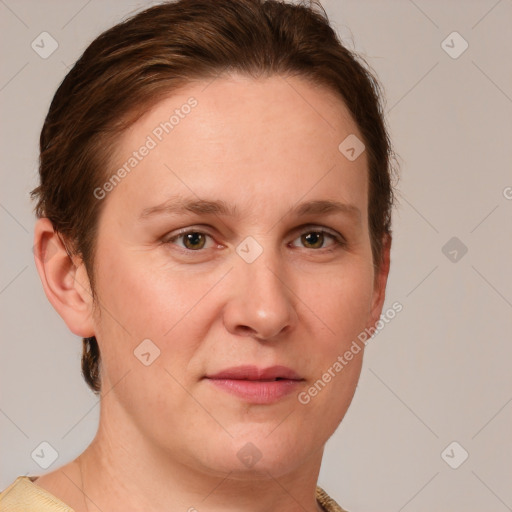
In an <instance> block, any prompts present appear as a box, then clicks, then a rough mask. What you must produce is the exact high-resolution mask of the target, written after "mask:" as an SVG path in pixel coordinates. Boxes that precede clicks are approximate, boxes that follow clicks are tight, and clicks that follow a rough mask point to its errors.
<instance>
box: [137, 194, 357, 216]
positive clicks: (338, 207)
mask: <svg viewBox="0 0 512 512" xmlns="http://www.w3.org/2000/svg"><path fill="white" fill-rule="evenodd" d="M186 213H193V214H197V215H201V214H202V215H221V216H229V217H235V218H239V217H240V212H239V211H238V209H237V207H236V206H235V205H229V204H228V203H226V202H225V201H222V200H214V201H211V200H207V199H187V198H184V197H181V196H174V197H171V198H170V199H168V200H166V201H164V202H163V203H161V204H158V205H156V206H152V207H150V208H145V209H144V210H143V211H142V213H141V214H140V216H139V219H141V220H146V219H149V218H152V217H154V216H157V215H162V214H167V215H173V214H174V215H179V214H186ZM289 213H290V214H292V215H295V216H298V217H302V216H306V215H319V214H333V213H342V214H344V215H347V216H349V217H353V218H354V220H356V221H358V222H360V221H361V210H359V208H357V206H355V205H352V204H347V203H341V202H339V201H332V200H327V199H319V200H313V201H308V202H303V203H300V204H298V205H296V206H294V207H293V208H292V209H291V210H290V212H289Z"/></svg>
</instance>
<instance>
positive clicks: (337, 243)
mask: <svg viewBox="0 0 512 512" xmlns="http://www.w3.org/2000/svg"><path fill="white" fill-rule="evenodd" d="M191 233H198V234H201V235H206V236H208V237H210V238H213V237H212V236H211V235H210V234H208V233H205V232H204V231H200V230H199V229H190V228H185V229H183V230H181V231H178V233H176V234H174V235H173V236H172V237H170V238H166V239H163V240H162V243H163V244H164V245H170V244H173V243H174V242H175V241H176V240H177V239H179V238H182V237H184V236H185V235H188V234H191ZM310 233H316V234H323V235H327V236H328V237H329V238H331V240H332V241H333V242H334V243H333V244H332V245H331V246H329V247H321V248H319V249H310V250H312V251H324V252H332V251H334V250H336V249H339V248H343V247H346V246H347V242H346V240H345V238H344V237H342V236H341V235H339V234H337V233H335V232H331V231H328V230H326V229H323V228H316V229H315V228H314V227H307V229H305V230H304V231H302V232H300V233H299V235H298V236H297V237H296V238H295V239H294V240H292V241H295V240H296V239H297V238H300V237H301V236H303V235H306V234H310ZM178 248H179V249H180V250H182V251H184V252H185V253H189V254H190V253H200V252H203V251H204V250H206V249H197V250H193V249H187V248H186V247H180V246H178ZM305 249H307V248H305Z"/></svg>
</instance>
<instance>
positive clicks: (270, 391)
mask: <svg viewBox="0 0 512 512" xmlns="http://www.w3.org/2000/svg"><path fill="white" fill-rule="evenodd" d="M208 380H209V381H210V382H211V383H212V384H215V386H217V387H219V388H221V389H223V390H224V391H227V392H228V393H231V394H233V395H236V396H238V397H239V398H242V399H243V400H245V401H247V402H251V403H254V404H271V403H274V402H277V401H278V400H281V399H282V398H284V397H285V396H287V395H289V394H290V393H293V392H294V391H295V390H296V389H297V388H298V386H299V385H300V381H298V380H291V379H283V380H274V381H261V380H237V379H208Z"/></svg>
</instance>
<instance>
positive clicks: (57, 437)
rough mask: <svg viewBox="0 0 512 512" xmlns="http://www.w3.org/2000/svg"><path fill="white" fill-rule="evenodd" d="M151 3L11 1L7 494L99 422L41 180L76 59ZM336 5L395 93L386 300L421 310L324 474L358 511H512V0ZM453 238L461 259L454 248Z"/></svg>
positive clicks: (3, 216) (74, 450) (375, 363)
mask: <svg viewBox="0 0 512 512" xmlns="http://www.w3.org/2000/svg"><path fill="white" fill-rule="evenodd" d="M152 3H157V2H142V1H135V0H129V1H128V0H108V1H99V0H89V1H86V0H80V1H78V0H67V1H64V0H60V1H58V0H45V1H44V2H41V1H36V0H16V1H14V0H2V1H1V2H0V23H1V30H0V33H1V38H2V46H1V49H0V52H1V58H2V60H1V61H2V69H1V75H0V105H1V115H2V123H1V137H0V144H1V150H2V158H1V165H2V171H1V184H0V226H1V239H2V252H1V255H2V257H1V272H0V315H1V326H2V328H1V337H2V339H1V343H2V348H1V357H0V383H1V397H0V433H1V444H0V489H4V488H5V487H7V485H9V484H10V483H11V482H12V481H13V480H14V479H15V478H16V477H17V476H19V475H27V474H29V475H36V474H37V475H40V474H43V473H45V472H46V471H45V470H43V469H41V467H39V466H38V465H37V464H36V463H35V462H34V460H33V459H32V458H31V453H32V452H33V450H34V449H35V448H36V447H37V446H39V444H40V443H41V442H42V441H47V442H49V443H50V444H51V445H52V446H53V447H55V449H56V450H57V452H58V459H57V460H56V461H55V462H54V464H53V465H52V466H51V467H50V468H48V470H47V471H51V470H53V469H55V468H56V467H58V466H61V465H63V464H65V463H66V462H68V461H70V460H72V459H73V458H75V457H76V456H77V455H78V454H79V453H80V452H82V451H83V450H84V449H85V447H86V446H87V445H88V444H89V442H90V441H91V440H92V438H93V437H94V434H95V431H96V427H97V421H98V412H99V406H98V399H97V398H96V397H95V396H94V395H93V394H92V393H91V392H89V391H88V388H87V387H86V384H85V382H84V381H83V380H82V377H81V375H80V352H81V339H80V338H78V337H76V336H74V335H73V334H71V333H70V332H68V330H67V328H66V326H65V324H64V322H63V321H62V320H61V319H60V317H59V316H58V315H57V313H56V312H55V311H54V310H53V309H52V307H51V305H50V304H49V302H48V301H47V299H46V297H45V295H44V292H43V289H42V286H41V284H40V280H39V277H38V275H37V272H36V268H35V265H34V261H33V253H32V238H33V234H32V233H33V225H34V221H35V218H34V215H33V213H32V207H33V206H32V205H31V204H30V201H29V197H28V192H29V190H31V189H32V188H33V187H34V186H36V184H37V174H36V172H37V158H38V146H37V144H38V137H39V131H40V129H41V126H42V122H43V119H44V116H45V114H46V112H47V109H48V107H49V104H50V101H51V99H52V97H53V94H54V92H55V90H56V88H57V86H58V84H59V83H60V81H61V80H62V79H63V77H64V75H65V74H66V72H67V70H68V67H69V66H70V65H72V64H73V63H74V62H75V60H76V59H77V58H78V57H79V56H80V54H81V52H82V51H83V50H84V49H85V47H86V46H87V45H88V43H89V42H90V41H92V39H93V38H95V37H96V36H97V35H99V33H100V32H101V31H103V30H104V29H106V28H108V27H110V26H111V25H113V24H114V23H116V22H118V21H120V20H121V19H122V18H124V17H125V16H127V15H128V14H131V13H132V12H133V11H134V10H138V9H140V8H141V7H145V6H148V5H151V4H152ZM323 4H324V7H325V8H326V10H327V12H328V14H329V16H330V18H331V20H332V23H333V25H334V27H335V28H336V29H337V31H338V33H339V34H340V35H341V36H342V38H343V40H344V41H345V42H347V44H349V46H352V45H353V47H355V49H356V50H358V51H360V52H361V53H362V55H363V56H364V57H365V58H366V59H367V60H368V62H369V63H370V65H371V66H372V67H373V68H374V69H375V70H376V72H377V74H378V76H379V77H380V79H381V82H382V83H383V85H384V87H385V90H386V95H387V111H388V122H389V125H390V129H391V134H392V137H393V141H394V144H395V149H396V151H397V152H398V154H399V155H400V157H401V161H400V163H401V181H400V187H399V188H400V192H399V197H398V199H399V203H400V204H399V206H398V208H397V210H395V216H394V224H393V228H394V242H393V248H392V265H391V273H390V278H389V284H388V290H387V300H386V304H385V306H384V309H386V308H388V307H390V306H391V304H392V303H393V302H395V301H399V302H400V303H401V304H403V311H402V312H401V313H399V314H398V315H397V316H396V318H395V319H394V320H393V321H392V322H390V323H389V324H388V325H386V327H385V328H384V329H383V330H382V331H381V332H380V333H379V334H378V335H377V336H376V337H375V339H373V340H372V341H371V342H370V344H369V345H368V347H367V350H366V356H365V363H364V367H363V372H362V376H361V380H360V383H359V386H358V389H357V391H356V395H355V398H354V401H353V403H352V405H351V407H350V409H349V412H348V414H347V416H346V417H345V419H344V421H343V422H342V424H341V426H340V428H339V429H338V430H337V432H336V434H335V435H334V436H333V438H332V439H331V440H330V441H329V442H328V444H327V449H326V454H325V457H324V463H323V467H322V471H321V474H320V480H319V484H320V485H321V486H323V487H324V488H325V489H326V490H327V492H328V493H329V494H331V496H333V497H334V498H335V499H336V500H337V501H338V502H339V503H340V504H341V505H342V506H343V507H345V508H347V509H348V510H349V511H350V512H358V511H361V512H363V511H364V512H371V511H380V512H385V511H393V512H395V511H396V512H398V511H402V510H403V511H418V512H423V511H425V512H426V511H431V510H436V511H438V512H442V511H450V512H456V511H461V512H462V511H465V512H471V511H477V510H478V511H480V510H485V511H486V512H494V511H495V512H502V511H506V510H512V486H511V485H510V482H511V481H512V462H511V461H512V436H511V432H512V429H511V426H512V403H511V402H512V372H511V371H510V362H511V360H512V343H511V341H512V340H511V332H512V329H511V328H512V314H511V313H512V270H511V262H512V222H511V221H512V166H511V163H512V158H511V156H512V155H511V153H512V151H511V147H512V143H511V140H512V67H511V63H512V31H511V29H510V21H511V20H512V1H510V0H500V1H496V0H479V1H476V0H475V1H469V0H430V1H427V0H415V1H412V0H386V1H383V0H347V1H345V0H330V1H327V0H324V2H323ZM44 31H46V32H49V33H50V34H51V35H52V37H53V38H55V40H56V41H57V42H58V45H59V46H58V49H57V50H56V51H55V52H54V53H53V54H52V55H51V56H49V57H48V58H46V59H43V58H41V57H40V56H39V55H38V54H37V53H36V52H35V51H34V50H33V49H32V48H31V43H32V41H34V40H35V39H36V38H37V37H38V36H39V34H41V33H42V32H44ZM454 31H456V32H458V33H459V34H460V36H461V37H462V38H463V39H461V38H460V37H459V36H457V35H455V36H453V35H452V36H450V37H449V38H448V39H447V42H446V43H445V48H446V45H448V48H447V49H448V51H450V52H451V53H452V56H453V55H455V54H458V53H459V52H460V50H461V49H463V45H464V41H466V42H467V44H468V48H467V49H466V51H464V52H463V53H462V54H461V55H460V56H458V57H457V58H453V57H452V56H450V55H449V54H448V53H447V52H446V51H445V50H444V49H443V46H442V42H443V40H445V39H446V38H447V37H448V36H449V35H450V34H451V33H452V32H454ZM450 47H452V48H450ZM452 237H457V239H458V241H456V242H455V243H456V244H458V245H459V247H456V246H453V247H452V246H449V247H448V250H450V251H451V250H453V248H454V247H455V249H456V251H457V261H455V262H454V261H451V260H450V259H449V257H447V256H446V255H445V253H448V250H447V249H445V250H444V252H443V247H444V246H445V244H446V243H447V242H448V241H449V240H450V239H451V238H452ZM452 243H453V242H452ZM461 244H464V246H465V247H466V248H467V253H466V254H464V255H463V256H462V257H460V256H461V254H462V252H461V250H460V247H462V245H461ZM448 256H450V258H453V257H454V256H455V253H452V254H451V255H450V254H448ZM453 441H456V442H457V443H458V444H459V445H460V446H459V445H456V446H455V447H453V446H452V447H451V448H450V449H448V451H447V452H445V456H444V459H443V457H442V456H441V454H442V453H443V451H444V450H445V448H446V447H447V446H448V445H450V443H452V442H453ZM452 448H453V451H452ZM462 449H464V450H466V451H467V452H468V454H469V457H468V459H467V460H466V461H465V462H464V463H463V464H462V465H460V466H459V467H458V468H457V469H452V467H450V466H449V465H448V464H447V462H445V460H448V461H449V462H451V464H452V465H456V464H457V463H459V462H460V460H461V457H462V454H463V452H462Z"/></svg>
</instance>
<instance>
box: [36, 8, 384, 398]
mask: <svg viewBox="0 0 512 512" xmlns="http://www.w3.org/2000/svg"><path fill="white" fill-rule="evenodd" d="M213 4H214V5H213ZM230 72H235V73H241V74H245V75H248V76H253V77H256V76H261V75H266V76H270V75H277V74H279V75H288V76H290V75H295V76H299V77H303V78H305V79H308V80H309V81H311V82H312V83H315V84H319V85H324V86H326V87H328V88H329V89H330V90H332V91H335V92H336V93H338V94H339V96H340V98H341V99H343V101H344V103H345V105H346V106H347V107H348V110H349V111H350V112H351V114H352V116H353V118H354V120H355V122H356V123H357V125H358V127H359V130H360V132H361V135H362V137H363V139H364V141H363V142H364V144H365V146H366V152H367V158H368V167H369V197H368V201H369V208H368V216H369V232H370V236H371V245H372V255H373V262H374V265H375V266H376V267H377V266H378V265H379V264H380V261H381V257H382V248H383V245H382V242H383V237H384V236H385V235H386V234H390V233H391V209H392V205H393V202H394V195H393V186H392V183H391V181H392V174H393V166H392V165H391V161H392V157H393V153H392V150H391V145H390V141H389V137H388V133H387V130H386V128H385V122H384V116H383V108H382V105H381V97H382V95H381V88H380V86H379V83H378V81H377V79H376V78H375V76H374V74H373V73H372V72H371V71H370V68H369V67H368V65H367V64H366V63H365V62H364V60H362V59H361V58H360V57H358V56H357V55H355V54H354V53H353V52H352V51H350V50H349V49H347V48H346V47H345V46H344V45H343V44H342V43H341V42H340V40H339V39H338V37H337V35H336V33H335V32H334V30H333V29H332V28H331V26H330V24H329V20H328V18H327V15H326V13H325V11H324V10H323V8H322V6H321V4H320V3H319V2H318V0H311V2H308V5H305V4H301V5H293V4H289V3H285V2H282V1H278V0H215V1H213V0H178V1H175V2H166V3H163V4H161V5H157V6H154V7H150V8H149V9H146V10H144V11H142V12H140V13H138V14H136V15H134V16H132V17H131V18H129V19H127V20H126V21H124V22H121V23H119V24H118V25H116V26H114V27H112V28H110V29H109V30H107V31H105V32H104V33H102V34H101V35H100V36H98V37H97V38H96V39H95V40H94V41H93V42H92V43H91V44H90V45H89V47H88V48H87V49H86V50H85V52H84V53H83V55H82V56H81V57H80V59H79V60H78V61H77V62H76V64H75V65H74V66H73V68H72V69H71V71H70V72H69V73H68V74H67V76H66V77H65V78H64V80H63V81H62V83H61V85H60V86H59V88H58V90H57V92H56V93H55V96H54V98H53V101H52V103H51V106H50V109H49V112H48V114H47V116H46V119H45V122H44V125H43V128H42V131H41V137H40V163H39V174H40V185H39V186H38V187H37V188H35V189H34V190H33V191H32V192H31V195H32V198H37V200H38V202H37V205H36V208H35V211H36V215H37V216H38V217H47V218H49V219H50V221H51V222H52V224H53V227H54V229H55V231H56V232H57V233H59V234H61V235H62V237H63V239H64V240H65V241H66V247H67V248H68V250H69V252H70V254H77V255H79V256H80V258H81V259H82V260H83V262H84V264H85V267H86V270H87V273H88V276H89V279H90V282H91V287H92V293H93V298H94V303H95V304H96V298H97V297H96V294H95V288H94V271H93V267H94V247H95V240H96V233H97V226H98V219H99V215H100V213H101V210H102V204H103V203H104V201H99V200H98V199H97V198H96V197H95V195H94V194H93V190H95V189H96V188H97V187H99V186H101V184H102V183H104V182H105V178H108V176H109V169H111V165H109V164H110V160H109V159H110V157H111V154H112V148H113V147H115V144H116V140H118V138H119V135H120V133H122V131H123V130H124V129H126V128H127V127H129V126H130V125H131V124H133V123H134V122H135V121H136V120H137V119H138V118H139V117H140V116H141V115H142V114H143V113H144V112H145V111H147V110H148V108H150V107H151V106H153V105H155V104H156V103H157V102H158V101H159V100H160V99H161V98H163V97H164V96H166V95H169V93H172V92H173V91H174V90H176V89H177V88H178V87H180V86H182V85H186V84H187V83H188V82H190V81H191V80H196V79H208V78H212V79H213V78H214V77H216V76H218V75H219V74H222V73H230ZM340 142H341V141H340ZM82 373H83V376H84V378H85V380H86V382H87V384H88V385H89V386H90V388H91V389H92V390H93V391H94V392H95V393H98V392H99V391H100V351H99V346H98V343H97V340H96V338H95V337H92V338H84V339H83V353H82Z"/></svg>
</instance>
